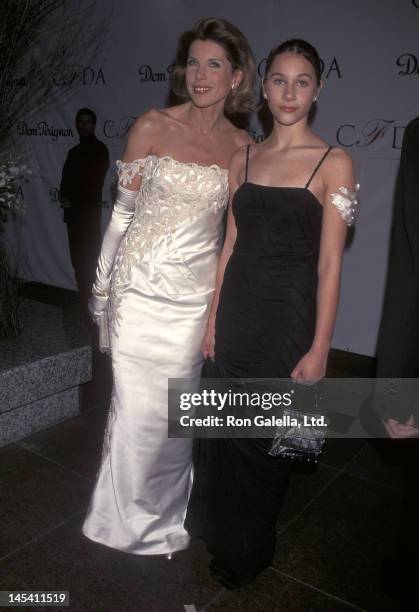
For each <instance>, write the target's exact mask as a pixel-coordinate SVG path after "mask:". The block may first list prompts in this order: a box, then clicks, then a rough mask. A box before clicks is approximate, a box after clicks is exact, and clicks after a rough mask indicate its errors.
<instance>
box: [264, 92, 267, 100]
mask: <svg viewBox="0 0 419 612" xmlns="http://www.w3.org/2000/svg"><path fill="white" fill-rule="evenodd" d="M263 97H264V98H265V100H267V99H268V96H267V94H266V93H265V92H263Z"/></svg>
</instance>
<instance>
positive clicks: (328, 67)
mask: <svg viewBox="0 0 419 612" xmlns="http://www.w3.org/2000/svg"><path fill="white" fill-rule="evenodd" d="M418 1H419V0H418ZM266 60H267V58H266V57H265V58H263V60H261V61H260V62H259V64H258V74H259V76H260V78H261V79H263V78H264V76H265V68H266ZM320 66H321V73H322V77H323V78H324V79H329V78H331V77H337V78H338V79H341V78H342V70H341V69H340V65H339V62H338V60H337V58H336V57H334V58H333V59H332V60H329V61H327V62H326V61H325V60H323V59H320Z"/></svg>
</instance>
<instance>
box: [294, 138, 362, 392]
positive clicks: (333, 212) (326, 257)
mask: <svg viewBox="0 0 419 612" xmlns="http://www.w3.org/2000/svg"><path fill="white" fill-rule="evenodd" d="M325 166H326V164H325ZM325 171H326V175H325V194H326V195H325V201H324V207H323V222H322V233H321V241H320V255H319V263H318V288H317V317H316V329H315V334H314V340H313V344H312V346H311V348H310V350H309V351H308V353H306V354H305V355H304V356H303V357H302V359H300V361H299V362H298V364H297V365H296V367H295V368H294V370H293V371H292V372H291V378H293V379H294V380H296V381H300V382H303V381H304V382H314V381H316V380H320V379H321V378H323V377H324V376H325V373H326V364H327V356H328V353H329V349H330V344H331V340H332V334H333V328H334V325H335V320H336V313H337V307H338V302H339V289H340V276H341V269H342V257H343V250H344V247H345V240H346V233H347V225H348V218H349V216H350V214H349V213H350V211H349V210H348V209H349V207H350V202H349V200H350V197H348V200H347V206H346V210H344V209H345V202H344V201H343V200H342V198H343V199H344V197H345V193H350V192H352V193H353V192H354V190H355V179H354V169H353V163H352V160H351V158H350V157H349V156H348V155H347V154H346V153H345V152H344V151H342V150H340V149H335V150H334V151H332V153H331V158H330V159H329V160H328V163H327V166H326V167H325ZM342 187H343V188H346V190H348V191H347V192H346V191H345V189H344V190H343V191H342V189H341V188H342ZM339 198H340V199H339ZM342 202H343V206H342ZM345 212H346V214H345ZM345 219H346V220H345Z"/></svg>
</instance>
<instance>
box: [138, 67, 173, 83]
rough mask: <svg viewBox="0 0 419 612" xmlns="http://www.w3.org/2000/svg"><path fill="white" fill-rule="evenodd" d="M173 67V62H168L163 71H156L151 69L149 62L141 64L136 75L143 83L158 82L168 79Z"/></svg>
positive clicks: (170, 76)
mask: <svg viewBox="0 0 419 612" xmlns="http://www.w3.org/2000/svg"><path fill="white" fill-rule="evenodd" d="M174 67H175V65H174V64H169V65H168V66H167V68H166V70H165V71H164V72H157V71H155V70H153V68H152V67H151V66H150V64H143V65H142V66H140V67H139V68H138V75H139V77H140V81H141V82H143V83H144V82H147V83H149V82H151V83H158V82H165V81H170V80H171V78H172V73H173V69H174Z"/></svg>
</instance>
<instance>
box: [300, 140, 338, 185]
mask: <svg viewBox="0 0 419 612" xmlns="http://www.w3.org/2000/svg"><path fill="white" fill-rule="evenodd" d="M332 149H333V147H331V146H329V148H328V149H327V151H326V153H325V154H324V155H323V157H322V158H321V160H320V161H319V163H318V164H317V166H316V167H315V168H314V170H313V173H312V175H311V176H310V178H309V179H308V181H307V183H306V185H305V187H304V189H308V188H309V187H310V183H311V181H312V180H313V178H314V176H315V174H316V172H317V170H318V169H319V168H320V166H321V165H322V163H323V162H324V160H325V159H326V157H327V156H328V155H329V153H330V151H331V150H332Z"/></svg>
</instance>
